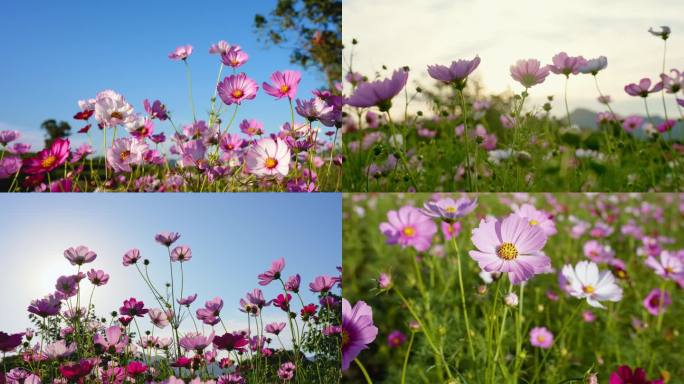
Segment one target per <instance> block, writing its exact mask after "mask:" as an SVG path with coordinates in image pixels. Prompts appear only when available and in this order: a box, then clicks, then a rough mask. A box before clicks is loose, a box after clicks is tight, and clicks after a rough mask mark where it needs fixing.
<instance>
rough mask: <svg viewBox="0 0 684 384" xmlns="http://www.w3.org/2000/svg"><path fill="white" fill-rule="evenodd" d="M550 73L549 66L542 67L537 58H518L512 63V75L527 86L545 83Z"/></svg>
mask: <svg viewBox="0 0 684 384" xmlns="http://www.w3.org/2000/svg"><path fill="white" fill-rule="evenodd" d="M548 75H549V69H548V67H546V66H544V67H542V66H541V63H540V62H539V60H536V59H527V60H518V61H517V62H516V63H515V65H511V77H512V78H513V80H515V81H517V82H519V83H520V84H522V85H523V87H525V88H530V87H532V86H533V85H537V84H541V83H543V82H544V80H545V79H546V76H548Z"/></svg>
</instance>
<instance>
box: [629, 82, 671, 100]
mask: <svg viewBox="0 0 684 384" xmlns="http://www.w3.org/2000/svg"><path fill="white" fill-rule="evenodd" d="M649 88H650V89H649ZM661 89H663V83H662V82H659V83H657V84H655V85H654V86H653V87H652V88H651V79H648V78H643V79H641V80H639V84H635V83H631V84H627V85H625V92H627V94H628V95H630V96H640V97H648V94H649V93H653V92H659V91H660V90H661Z"/></svg>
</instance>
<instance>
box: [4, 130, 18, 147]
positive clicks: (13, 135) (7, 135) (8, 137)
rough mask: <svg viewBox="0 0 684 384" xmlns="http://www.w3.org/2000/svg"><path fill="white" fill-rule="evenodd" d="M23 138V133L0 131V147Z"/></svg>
mask: <svg viewBox="0 0 684 384" xmlns="http://www.w3.org/2000/svg"><path fill="white" fill-rule="evenodd" d="M19 137H21V132H19V131H13V130H4V131H0V145H2V146H3V147H4V146H6V145H7V144H9V143H11V142H12V141H14V140H16V139H18V138H19Z"/></svg>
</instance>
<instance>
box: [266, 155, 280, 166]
mask: <svg viewBox="0 0 684 384" xmlns="http://www.w3.org/2000/svg"><path fill="white" fill-rule="evenodd" d="M277 165H278V160H276V159H274V158H272V157H269V158H267V159H266V160H265V161H264V167H266V168H268V169H273V168H275V167H276V166H277Z"/></svg>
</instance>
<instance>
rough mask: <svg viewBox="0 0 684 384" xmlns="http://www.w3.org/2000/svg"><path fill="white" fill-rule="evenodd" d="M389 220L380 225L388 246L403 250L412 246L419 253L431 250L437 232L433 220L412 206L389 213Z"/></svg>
mask: <svg viewBox="0 0 684 384" xmlns="http://www.w3.org/2000/svg"><path fill="white" fill-rule="evenodd" d="M387 220H388V221H387V222H384V223H381V224H380V232H382V233H383V234H384V235H385V237H387V244H399V245H401V246H402V248H405V247H409V246H411V247H413V248H415V249H416V250H417V251H418V252H425V251H427V250H428V249H429V248H430V244H431V243H432V236H434V234H435V233H436V232H437V225H436V224H435V223H434V222H433V221H432V219H431V218H430V217H429V216H426V215H425V214H424V213H423V212H421V211H420V210H419V209H418V208H415V207H412V206H410V205H407V206H404V207H401V208H400V209H399V211H389V212H387Z"/></svg>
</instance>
